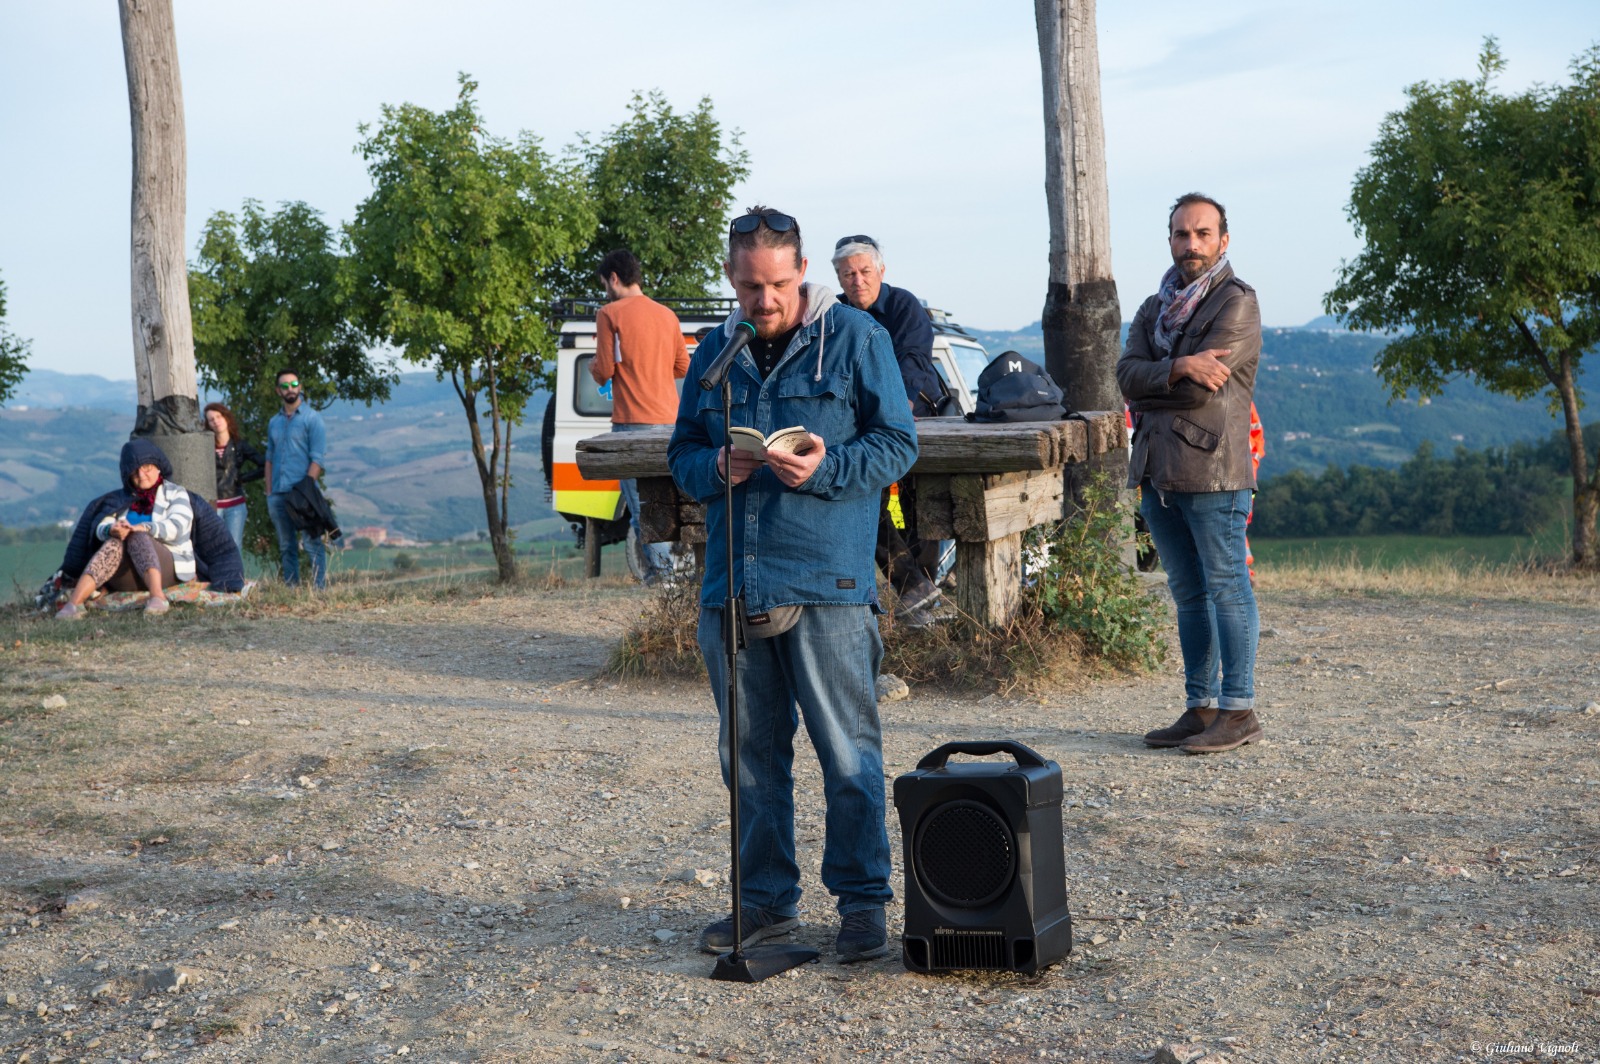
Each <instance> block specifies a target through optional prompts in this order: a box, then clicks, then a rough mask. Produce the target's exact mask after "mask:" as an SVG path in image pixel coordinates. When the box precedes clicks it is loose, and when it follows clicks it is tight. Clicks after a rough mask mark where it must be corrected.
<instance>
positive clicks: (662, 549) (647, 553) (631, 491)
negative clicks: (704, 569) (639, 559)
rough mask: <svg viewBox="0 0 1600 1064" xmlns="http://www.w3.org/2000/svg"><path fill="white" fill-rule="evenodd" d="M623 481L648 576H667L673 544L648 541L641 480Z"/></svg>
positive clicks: (622, 428) (625, 428)
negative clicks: (641, 510) (641, 520)
mask: <svg viewBox="0 0 1600 1064" xmlns="http://www.w3.org/2000/svg"><path fill="white" fill-rule="evenodd" d="M661 427H663V426H660V425H612V426H611V431H612V432H638V431H640V430H641V429H654V428H661ZM621 483H622V501H623V503H624V504H625V505H626V506H627V507H628V521H629V523H631V524H632V525H633V534H634V536H635V537H636V538H637V539H638V541H639V549H640V550H641V551H642V552H643V553H644V560H645V563H646V564H647V565H648V566H649V572H648V573H647V574H646V575H647V577H655V576H665V575H667V574H669V573H671V572H672V544H670V543H646V542H645V540H644V529H643V528H641V527H640V525H639V482H638V481H637V480H624V481H622V482H621Z"/></svg>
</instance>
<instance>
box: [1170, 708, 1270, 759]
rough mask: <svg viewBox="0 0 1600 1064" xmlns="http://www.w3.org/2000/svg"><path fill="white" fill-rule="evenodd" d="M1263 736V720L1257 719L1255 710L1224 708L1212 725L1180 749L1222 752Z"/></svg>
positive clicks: (1190, 752) (1193, 751) (1207, 752)
mask: <svg viewBox="0 0 1600 1064" xmlns="http://www.w3.org/2000/svg"><path fill="white" fill-rule="evenodd" d="M1261 736H1262V731H1261V722H1260V721H1259V720H1257V719H1256V711H1255V710H1253V709H1245V710H1238V709H1235V710H1222V711H1221V712H1219V713H1218V714H1217V719H1216V720H1215V721H1213V722H1212V723H1211V727H1209V728H1207V729H1206V730H1205V731H1203V732H1201V733H1200V734H1199V735H1196V736H1195V737H1194V738H1193V739H1190V740H1189V741H1188V742H1185V743H1184V744H1183V745H1182V746H1180V747H1179V748H1178V749H1180V750H1182V751H1183V752H1184V753H1186V754H1220V753H1222V752H1223V751H1224V750H1233V749H1237V748H1238V747H1241V746H1243V745H1244V744H1245V743H1253V742H1255V741H1256V740H1257V739H1259V738H1261Z"/></svg>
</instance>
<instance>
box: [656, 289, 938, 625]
mask: <svg viewBox="0 0 1600 1064" xmlns="http://www.w3.org/2000/svg"><path fill="white" fill-rule="evenodd" d="M802 294H803V298H804V299H805V313H804V315H803V317H802V327H801V328H800V329H799V331H797V332H796V333H795V336H794V339H793V340H792V341H790V343H789V347H788V349H787V350H786V351H785V352H784V353H783V356H782V357H781V358H780V359H779V360H778V364H777V366H776V367H775V368H774V369H773V371H772V373H771V375H770V376H768V377H767V379H766V380H762V379H761V376H760V374H759V373H758V372H757V371H756V365H755V362H754V360H753V359H752V358H751V356H750V353H749V352H748V351H746V352H743V353H741V354H740V355H739V357H738V358H737V359H735V360H734V363H733V368H732V371H731V372H730V373H729V375H728V380H729V382H730V384H731V385H732V412H733V423H734V424H735V425H745V426H748V427H751V428H754V429H757V430H758V431H760V432H761V433H763V434H766V433H770V432H772V431H774V430H776V429H780V428H787V427H789V426H790V425H803V426H804V427H805V428H806V429H807V430H808V431H810V432H814V433H816V434H817V435H818V436H821V437H822V440H823V443H824V444H826V446H827V454H826V455H825V456H824V457H823V459H822V462H821V464H820V465H818V466H817V468H816V471H815V472H814V473H812V474H811V477H810V479H808V480H807V481H806V482H805V483H804V484H801V485H800V486H799V487H797V488H790V487H786V486H784V484H783V483H782V482H781V481H780V480H778V478H777V477H776V476H775V475H774V474H773V472H772V470H770V469H768V468H766V467H764V466H763V467H762V468H760V469H757V470H756V472H755V474H754V475H753V476H751V477H750V478H749V479H748V480H746V481H745V482H744V483H742V484H739V485H736V486H735V487H734V489H733V514H734V527H733V545H734V559H733V580H734V586H735V587H736V588H741V589H742V590H743V592H744V596H745V606H746V609H748V610H749V611H750V612H752V613H759V612H764V611H766V610H769V609H772V608H774V607H777V606H787V605H794V604H800V605H871V606H873V607H876V606H877V604H878V585H877V577H876V572H875V569H874V563H873V556H872V552H873V547H874V545H875V544H876V542H877V530H878V506H879V503H880V499H881V495H882V492H883V489H884V488H886V487H888V486H889V485H890V484H892V483H894V482H895V481H896V480H898V479H899V478H900V477H901V476H903V475H905V473H906V472H907V471H908V470H909V469H910V468H911V464H912V463H913V462H914V461H916V458H917V432H916V426H915V423H914V422H913V421H912V419H911V408H910V406H909V405H908V404H907V403H906V390H905V386H904V385H903V384H902V383H901V380H900V369H899V366H898V365H897V364H896V362H895V358H894V348H893V347H892V346H891V345H890V343H889V334H888V333H887V332H885V331H884V330H883V327H882V326H880V325H878V324H877V323H876V322H874V321H873V320H872V318H871V317H869V316H868V315H867V314H865V313H863V312H861V311H858V310H852V309H851V308H850V307H848V306H845V305H844V304H843V303H840V302H839V301H838V300H837V299H835V298H834V295H833V292H832V291H831V290H830V289H828V288H826V287H825V286H822V285H814V284H807V285H805V286H804V287H803V288H802ZM739 317H740V315H738V314H734V315H733V316H732V317H730V318H729V319H728V321H727V322H726V323H725V324H724V325H723V326H722V327H721V328H720V329H716V330H714V331H713V332H712V333H711V334H710V335H709V336H707V337H706V338H705V339H704V340H703V341H701V343H700V346H699V347H697V348H696V349H695V353H694V359H693V361H692V362H691V363H690V365H689V372H688V375H687V377H686V379H685V385H684V389H683V396H682V399H681V400H680V402H679V404H678V420H677V423H676V425H675V426H674V428H673V432H672V442H671V443H670V444H669V445H668V447H667V461H668V464H669V465H671V467H672V476H673V478H674V479H675V480H676V481H677V482H678V485H679V486H680V487H681V488H682V489H683V490H684V491H685V492H686V493H688V494H689V495H691V496H693V497H694V498H696V499H698V500H700V502H702V503H704V504H705V508H706V566H705V580H704V582H703V583H702V585H701V590H700V603H701V605H703V606H711V607H720V606H722V605H723V603H724V602H725V600H726V598H727V594H728V565H727V548H726V546H725V543H726V539H725V537H726V534H727V533H726V529H727V513H726V507H725V506H724V505H723V497H722V493H723V481H722V478H721V477H720V476H719V475H718V474H717V452H718V451H719V450H720V449H721V447H722V391H721V389H714V390H711V391H707V390H705V389H703V388H701V387H699V384H698V381H699V380H700V377H701V375H702V374H703V373H704V372H705V369H706V366H707V365H709V364H710V362H711V360H712V359H714V358H715V357H716V356H717V354H718V352H720V351H721V350H722V349H723V347H724V346H725V345H726V344H727V342H728V340H729V339H730V338H731V336H732V333H733V329H734V326H735V325H736V324H737V322H738V321H739Z"/></svg>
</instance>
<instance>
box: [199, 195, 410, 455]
mask: <svg viewBox="0 0 1600 1064" xmlns="http://www.w3.org/2000/svg"><path fill="white" fill-rule="evenodd" d="M343 271H344V260H343V258H342V256H340V255H339V253H338V251H337V249H336V247H335V243H334V234H333V231H332V230H331V229H330V228H329V226H328V224H327V223H326V222H324V221H323V220H322V216H321V215H320V214H318V213H317V211H315V210H313V209H312V208H311V207H309V206H307V205H306V204H304V203H285V204H283V205H282V206H281V207H280V208H279V209H278V211H277V212H276V213H274V214H268V213H266V211H265V210H264V209H263V208H262V206H261V204H260V203H258V202H256V201H255V200H245V202H244V206H243V208H242V209H241V210H240V212H239V214H238V215H237V216H235V215H233V214H230V213H228V212H227V211H218V212H217V213H215V214H213V215H212V216H211V217H210V218H209V219H207V221H206V224H205V228H204V229H203V230H202V233H201V238H200V254H199V257H198V258H197V259H196V261H195V264H194V266H193V267H192V268H191V269H190V271H189V303H190V306H191V308H192V309H193V313H194V338H195V342H194V347H195V363H196V365H197V367H198V368H199V371H200V380H201V383H202V384H204V385H205V386H206V387H207V388H209V389H211V390H213V391H216V392H220V393H221V394H222V395H223V397H224V399H223V401H224V402H226V403H227V404H228V406H229V408H230V409H232V410H233V412H234V414H235V415H237V416H238V418H239V422H240V425H241V426H242V427H243V428H244V430H245V433H246V435H247V436H249V437H250V438H251V439H252V440H253V441H257V442H258V443H260V442H264V440H265V437H266V427H267V422H268V421H269V420H270V419H271V417H272V415H273V414H275V413H277V411H278V408H279V404H278V398H277V393H276V392H275V391H274V390H273V384H274V382H275V379H276V377H277V374H278V372H279V370H281V369H284V368H286V367H293V368H294V369H295V370H297V371H298V372H299V374H300V380H301V384H302V386H303V388H304V391H305V394H306V398H307V399H308V400H309V401H310V402H311V405H312V406H314V407H316V408H317V409H319V410H321V409H323V408H325V407H326V406H327V405H328V404H329V403H331V402H333V401H334V400H335V399H345V400H351V401H361V402H365V403H366V404H367V405H369V406H370V405H371V404H372V403H373V402H380V403H381V402H383V401H385V400H386V399H388V398H389V389H390V387H391V386H392V385H393V384H394V383H395V381H396V380H397V379H398V375H397V374H396V373H395V372H394V367H393V364H392V361H391V362H389V363H377V364H375V363H374V362H372V361H371V360H370V359H369V358H368V357H367V350H366V344H365V342H364V338H363V336H362V335H361V332H360V330H359V329H358V328H357V327H356V325H355V323H354V322H353V321H352V320H351V317H350V315H351V309H352V308H351V306H350V302H349V300H348V298H347V297H346V289H347V288H348V283H347V280H346V278H345V276H344V272H343Z"/></svg>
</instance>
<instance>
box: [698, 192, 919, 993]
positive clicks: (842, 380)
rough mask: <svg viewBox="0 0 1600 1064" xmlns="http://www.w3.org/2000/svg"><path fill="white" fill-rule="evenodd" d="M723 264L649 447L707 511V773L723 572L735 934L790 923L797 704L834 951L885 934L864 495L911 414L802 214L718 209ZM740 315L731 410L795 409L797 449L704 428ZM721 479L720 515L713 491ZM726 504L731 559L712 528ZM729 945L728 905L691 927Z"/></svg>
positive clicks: (721, 665) (881, 476) (901, 461)
mask: <svg viewBox="0 0 1600 1064" xmlns="http://www.w3.org/2000/svg"><path fill="white" fill-rule="evenodd" d="M724 268H725V270H726V272H727V275H728V281H729V283H730V284H731V285H732V286H733V290H734V293H735V295H736V296H737V298H738V301H739V310H738V312H736V313H735V314H733V315H732V316H731V317H729V319H728V320H727V322H725V323H724V324H723V326H722V327H720V328H718V329H714V330H712V332H711V333H710V334H709V335H707V336H706V338H705V339H704V340H702V341H701V342H700V345H699V347H697V348H696V349H695V353H694V358H693V360H692V361H691V362H690V364H689V372H688V375H687V377H686V378H685V379H686V380H687V381H689V382H691V383H690V384H689V385H687V386H686V387H685V388H684V389H683V397H682V399H681V401H680V403H679V406H678V420H677V423H676V425H675V426H674V428H673V433H672V442H671V443H670V444H669V445H668V448H667V460H668V463H669V465H670V466H671V467H672V475H673V477H674V478H675V479H676V480H677V482H678V483H679V484H680V485H681V486H682V487H683V489H684V490H685V491H686V492H688V493H689V494H690V495H692V496H694V498H696V499H697V500H699V501H700V502H701V503H702V504H703V505H704V506H705V510H706V541H707V543H708V545H709V546H708V549H707V550H706V563H705V579H704V581H703V583H702V585H701V593H700V652H701V654H702V655H703V656H704V658H705V662H706V671H707V672H708V674H709V678H710V681H711V689H712V691H713V692H714V693H715V694H716V697H717V700H718V708H719V710H720V712H721V714H722V718H723V720H722V735H721V740H720V742H719V749H720V753H721V759H722V775H723V783H724V784H725V785H728V786H732V785H733V781H732V779H731V774H730V764H729V762H730V751H729V749H728V745H729V737H728V727H727V724H728V722H727V712H728V708H727V706H726V705H724V704H723V702H724V696H725V693H726V688H727V678H726V677H727V671H726V669H727V661H726V657H725V649H724V643H723V635H722V619H723V618H722V613H723V610H724V608H725V605H726V600H727V595H728V589H729V587H730V584H731V586H732V588H733V590H734V591H735V592H736V593H737V594H738V595H739V596H740V599H739V603H740V604H739V605H738V606H737V607H736V608H738V609H741V610H743V612H744V614H745V617H746V629H747V632H748V635H749V639H748V642H747V645H746V646H745V648H744V649H743V650H741V651H740V652H739V657H738V668H737V676H736V682H737V683H738V685H739V686H738V693H739V739H740V743H739V758H740V778H739V780H738V786H739V802H740V809H741V813H742V815H741V817H740V823H739V828H740V837H739V840H738V842H739V853H738V858H737V859H738V861H739V869H740V875H741V876H742V886H743V899H744V903H745V904H744V909H743V910H742V913H741V916H740V927H741V930H742V932H743V934H744V939H743V942H742V945H744V946H749V945H752V944H754V943H756V942H759V941H761V940H762V939H765V938H771V937H773V936H775V935H782V934H785V933H787V932H788V931H790V930H791V929H793V928H794V927H796V926H798V924H799V919H798V915H797V914H798V911H799V902H800V868H799V865H798V864H797V863H796V860H795V841H794V774H793V764H794V734H795V731H796V728H797V725H798V721H799V720H801V719H803V720H804V721H805V725H806V732H807V734H808V735H810V737H811V745H812V747H813V748H814V749H815V750H816V752H817V760H818V761H819V762H820V763H821V766H822V776H823V793H824V795H825V796H826V801H827V819H826V838H825V841H824V844H823V855H822V882H823V885H824V886H826V887H827V888H828V891H829V893H831V894H833V895H834V897H835V899H836V902H837V907H838V911H839V914H840V930H839V935H838V939H837V941H836V943H835V946H836V949H837V951H838V954H839V957H840V958H841V959H842V960H844V961H846V962H849V961H858V960H866V959H868V958H872V957H881V956H883V955H884V954H886V953H888V951H889V943H888V935H887V930H886V926H885V922H884V904H885V903H886V902H888V901H889V900H890V898H892V897H893V895H894V892H893V890H892V889H891V888H890V886H889V838H888V833H887V831H886V829H885V827H884V815H885V809H886V804H887V803H886V801H885V794H884V784H883V735H882V728H881V726H880V724H879V721H878V707H877V697H876V692H875V691H874V688H873V684H874V679H875V677H876V676H877V672H878V664H879V661H880V659H881V658H882V656H883V645H882V643H881V642H879V639H878V625H877V620H876V618H875V616H874V612H875V611H876V609H877V605H878V603H877V581H876V577H875V571H874V565H873V558H872V551H873V543H874V541H875V539H876V531H875V530H876V526H877V512H878V500H879V497H880V496H881V494H882V492H883V489H884V488H886V487H888V486H889V485H890V484H891V483H893V482H894V481H895V480H897V479H898V478H900V477H901V476H903V475H905V473H906V472H907V471H908V470H909V469H910V468H911V464H912V462H914V461H915V460H916V456H917V437H916V427H915V425H914V423H913V422H912V419H911V407H910V404H908V403H907V402H906V401H905V389H904V388H903V387H902V386H901V383H900V375H899V372H898V371H897V369H896V367H895V361H894V351H893V348H892V347H891V346H890V343H889V335H888V333H886V332H884V330H883V329H882V328H881V327H879V326H878V325H877V323H876V322H874V321H873V320H872V318H870V317H869V316H867V315H865V314H862V313H860V312H858V311H855V310H851V309H850V308H849V307H847V306H844V305H842V304H840V303H839V302H838V300H836V299H835V298H834V295H833V292H832V291H831V290H830V289H828V288H826V287H823V286H821V285H812V284H806V283H805V268H806V261H805V259H804V257H803V256H802V254H801V243H800V226H799V223H797V222H796V221H795V220H794V219H793V218H791V217H790V216H789V215H787V214H783V213H781V212H779V211H775V210H772V209H770V208H766V207H754V208H751V209H750V211H748V212H747V213H746V214H744V215H743V216H741V217H738V218H736V219H734V222H733V226H732V228H731V232H730V233H729V236H728V261H727V262H726V263H725V265H724ZM741 317H742V319H743V320H745V321H748V322H749V323H750V324H751V325H752V326H753V327H754V329H755V339H754V340H753V341H751V343H750V346H749V347H748V348H747V349H746V350H745V351H744V352H742V353H741V354H740V355H739V356H738V357H737V358H736V359H735V360H734V362H733V364H732V367H731V369H730V373H729V378H728V380H729V383H730V388H731V394H732V397H733V398H732V414H733V421H734V424H735V425H741V426H748V427H750V428H754V429H756V430H758V431H759V432H761V433H762V434H763V435H766V434H769V433H771V432H773V431H775V430H777V429H781V428H787V427H789V426H793V425H801V426H804V427H805V429H806V430H807V432H808V433H809V435H810V440H811V446H810V448H809V449H807V450H805V451H804V453H801V454H785V453H780V452H778V451H777V449H776V448H775V449H774V450H772V451H769V452H767V454H766V457H765V459H764V460H762V459H757V458H755V457H753V456H751V454H750V453H749V452H747V451H744V450H739V449H735V450H733V451H732V454H731V457H730V455H729V454H728V453H727V451H726V450H725V449H724V448H723V446H722V441H723V417H722V395H721V392H720V390H715V389H714V390H709V391H708V390H705V389H702V388H700V387H698V386H697V385H696V384H695V383H692V382H698V381H699V380H700V378H701V377H702V376H703V375H704V374H705V371H706V369H707V367H708V366H709V365H710V364H711V362H712V361H714V360H715V359H716V357H717V355H718V354H720V353H721V351H722V350H723V348H724V347H725V346H726V345H727V344H728V342H729V340H731V339H732V337H733V334H734V331H735V329H736V328H737V327H738V325H739V323H740V320H741ZM729 482H731V483H732V484H733V501H732V513H729V512H728V506H727V504H726V503H725V501H724V498H723V490H724V486H725V485H726V484H727V483H729ZM730 521H731V522H732V531H733V542H734V555H733V565H732V571H731V572H730V571H729V564H728V559H727V557H726V551H725V550H724V549H723V546H722V545H723V544H724V543H725V542H726V537H727V535H728V531H727V530H728V528H729V522H730ZM733 946H734V936H733V919H732V917H731V916H730V917H728V918H727V919H723V920H719V921H717V922H716V923H713V924H712V925H711V926H710V927H707V928H706V929H705V932H704V933H703V934H702V935H701V938H700V948H701V949H703V950H705V951H707V952H710V953H723V952H727V951H728V950H731V949H732V948H733Z"/></svg>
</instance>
